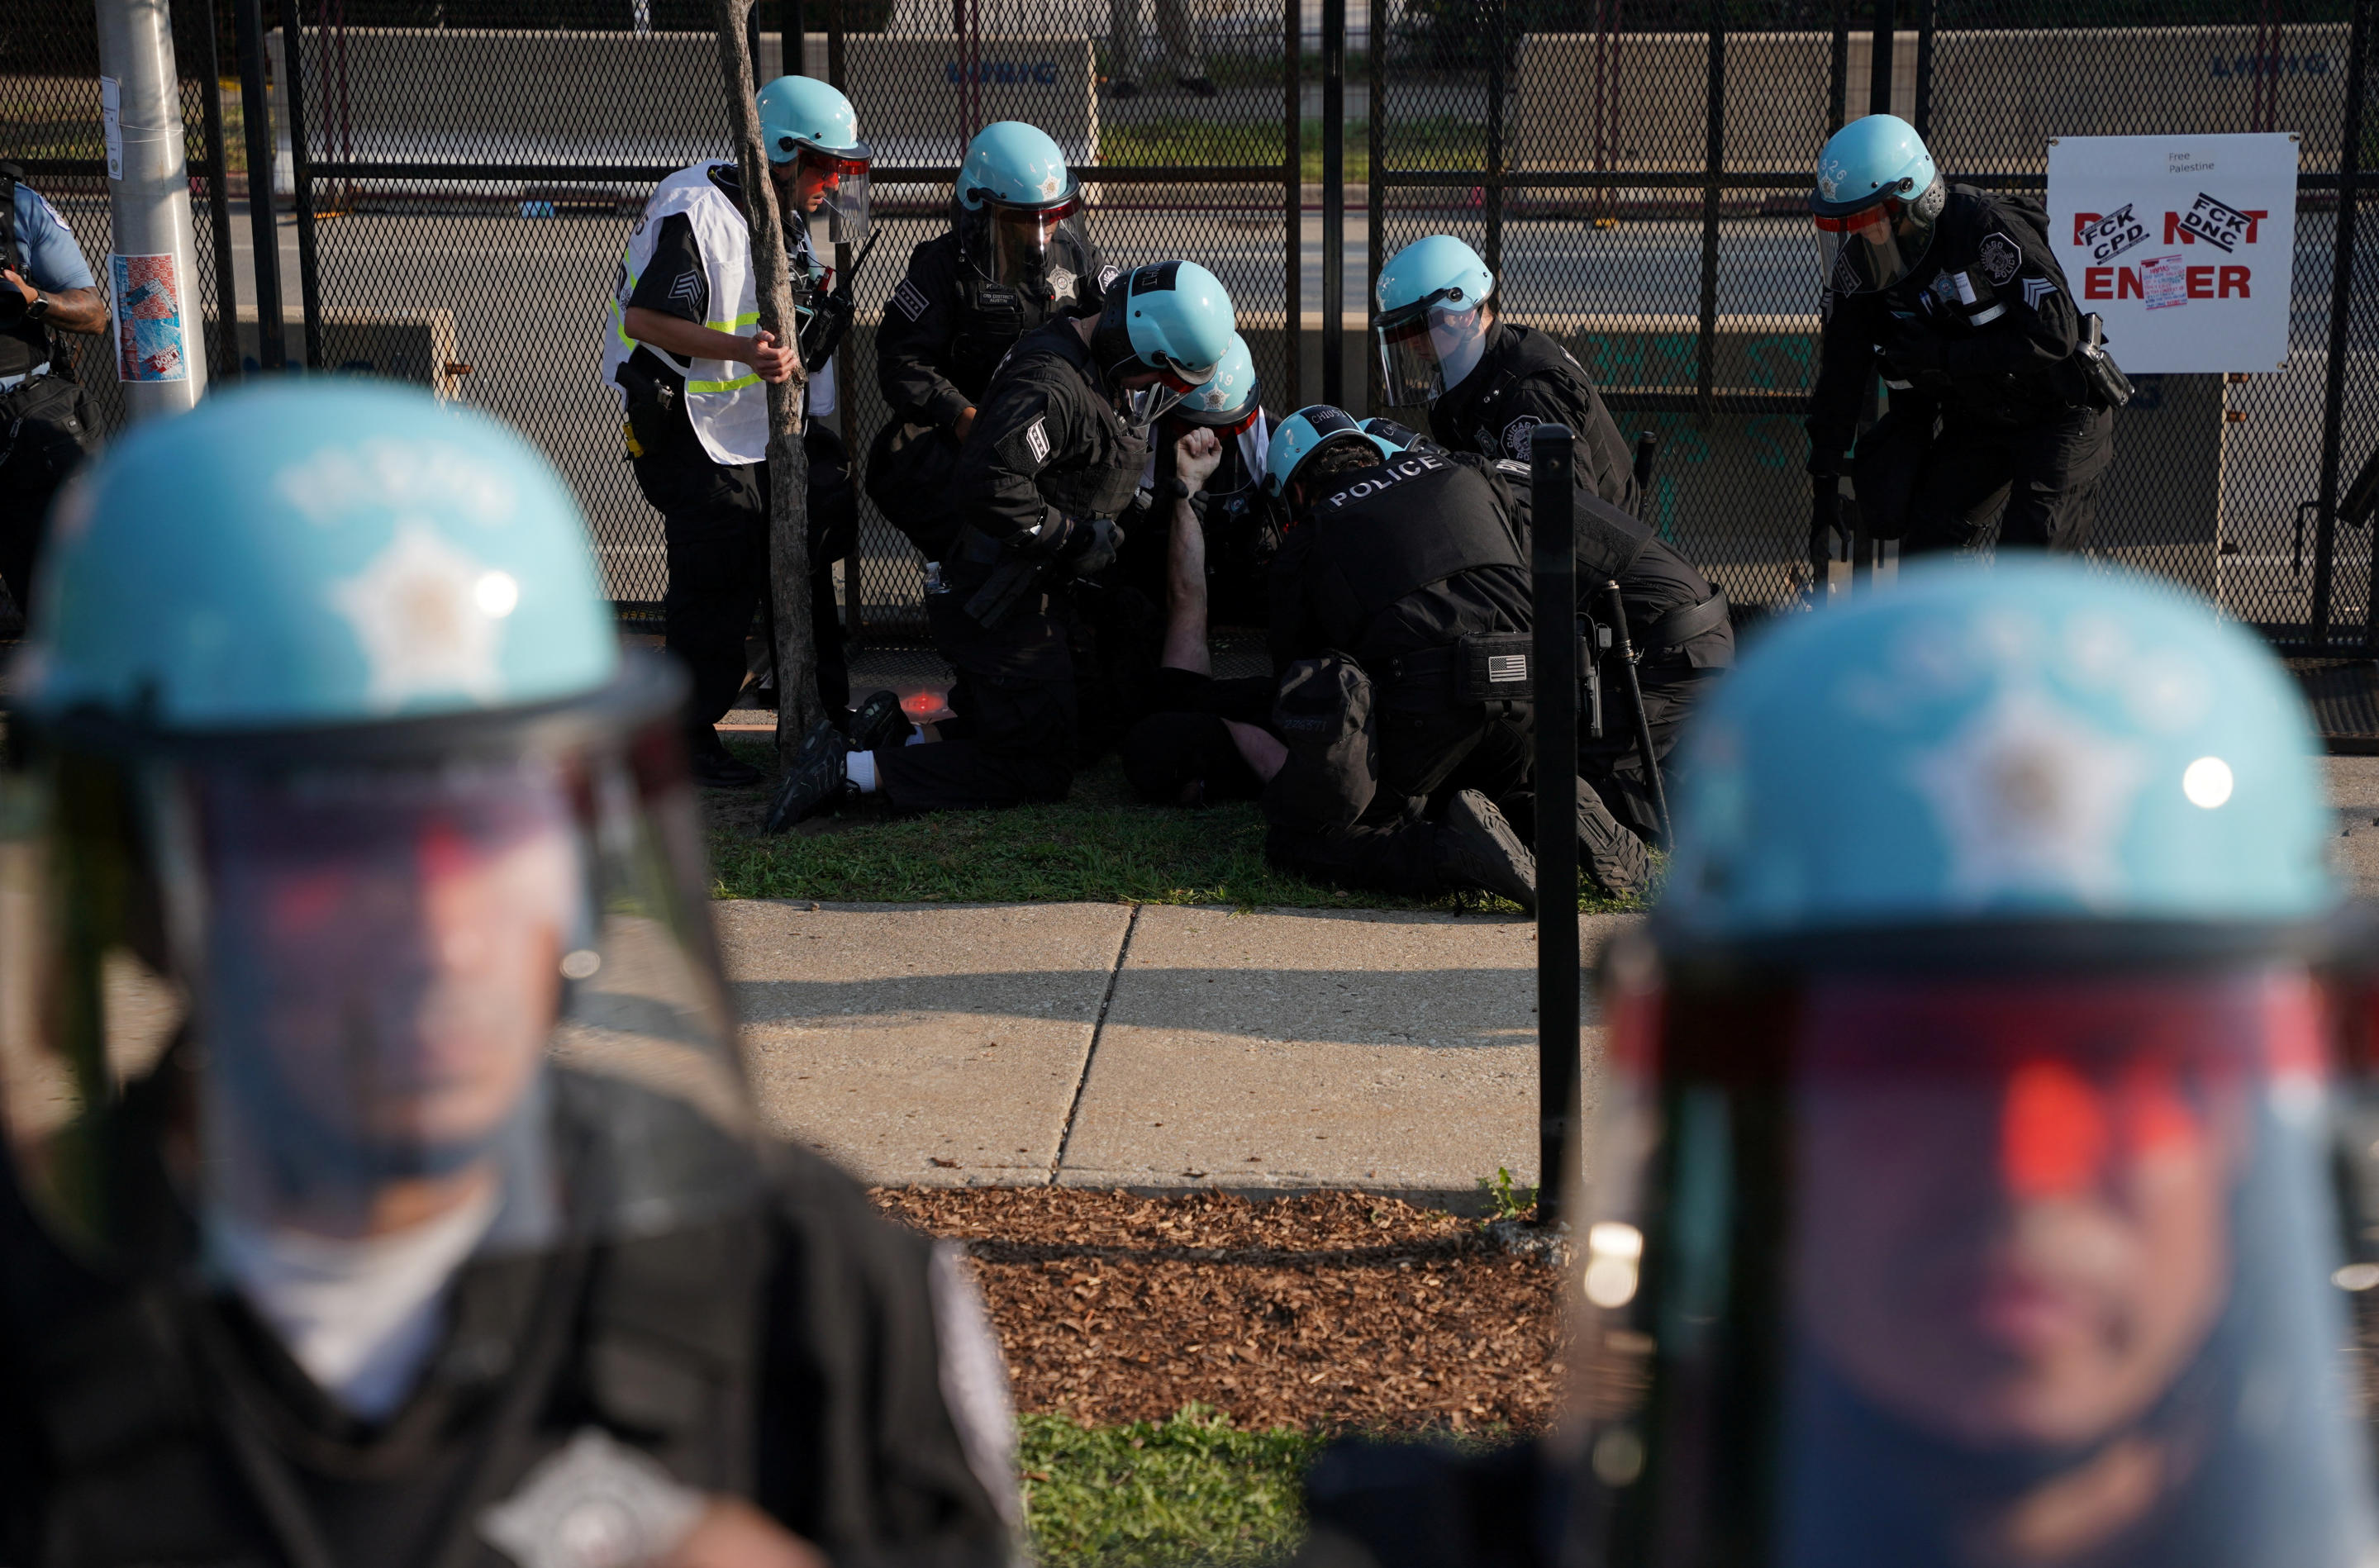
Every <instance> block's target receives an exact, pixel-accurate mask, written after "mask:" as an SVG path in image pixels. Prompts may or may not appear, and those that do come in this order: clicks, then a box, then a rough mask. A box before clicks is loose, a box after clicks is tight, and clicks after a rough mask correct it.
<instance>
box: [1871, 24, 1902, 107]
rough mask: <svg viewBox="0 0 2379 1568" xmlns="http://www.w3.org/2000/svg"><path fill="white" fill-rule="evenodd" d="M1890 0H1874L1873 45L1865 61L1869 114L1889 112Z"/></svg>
mask: <svg viewBox="0 0 2379 1568" xmlns="http://www.w3.org/2000/svg"><path fill="white" fill-rule="evenodd" d="M1896 26H1897V24H1896V23H1895V22H1894V21H1893V20H1892V16H1891V0H1875V46H1874V48H1873V49H1872V50H1870V51H1869V54H1868V59H1867V63H1866V112H1867V113H1868V114H1870V115H1889V114H1890V113H1891V65H1892V60H1891V56H1892V54H1893V48H1892V30H1893V29H1894V28H1895V27H1896Z"/></svg>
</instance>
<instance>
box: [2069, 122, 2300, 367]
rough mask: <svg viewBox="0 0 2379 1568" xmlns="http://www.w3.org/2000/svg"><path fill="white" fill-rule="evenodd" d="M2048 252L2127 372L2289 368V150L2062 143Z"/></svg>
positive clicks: (2270, 145)
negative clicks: (2102, 323) (2103, 326)
mask: <svg viewBox="0 0 2379 1568" xmlns="http://www.w3.org/2000/svg"><path fill="white" fill-rule="evenodd" d="M2048 243H2049V247H2050V249H2051V250H2053V251H2054V252H2055V253H2056V256H2057V259H2058V263H2059V265H2060V266H2062V267H2063V268H2064V269H2065V280H2066V282H2067V283H2068V284H2069V285H2071V288H2072V290H2073V294H2074V299H2075V303H2076V305H2077V306H2078V307H2079V308H2081V309H2082V310H2083V311H2084V312H2088V311H2096V312H2097V313H2098V315H2099V316H2101V317H2103V318H2104V319H2105V320H2106V323H2107V351H2108V352H2109V353H2111V354H2112V355H2113V356H2115V362H2116V363H2117V364H2119V365H2120V366H2121V367H2122V368H2124V369H2126V370H2130V371H2137V372H2140V373H2143V374H2147V375H2169V374H2191V373H2212V372H2216V371H2228V370H2240V371H2245V370H2265V371H2269V370H2276V369H2278V368H2280V367H2281V365H2282V363H2283V362H2284V361H2286V360H2287V358H2288V283H2289V280H2290V276H2291V272H2292V271H2293V265H2294V262H2295V259H2296V244H2297V139H2296V137H2295V136H2294V135H2291V134H2288V133H2286V132H2272V133H2267V134H2252V135H2251V134H2241V135H2224V136H2067V137H2059V138H2057V139H2053V140H2052V141H2050V142H2049V144H2048Z"/></svg>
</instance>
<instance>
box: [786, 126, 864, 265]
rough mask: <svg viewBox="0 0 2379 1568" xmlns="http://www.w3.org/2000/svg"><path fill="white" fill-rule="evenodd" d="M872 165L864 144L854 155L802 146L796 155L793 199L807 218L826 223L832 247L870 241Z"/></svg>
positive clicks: (805, 143) (806, 144)
mask: <svg viewBox="0 0 2379 1568" xmlns="http://www.w3.org/2000/svg"><path fill="white" fill-rule="evenodd" d="M869 162H870V153H869V151H868V149H867V147H866V145H865V144H864V143H862V144H861V145H860V146H859V147H858V148H857V149H856V150H855V151H850V152H829V151H827V150H826V149H824V148H822V147H812V146H811V145H810V144H809V143H807V142H803V143H802V144H801V145H800V147H799V148H798V149H797V150H796V151H794V153H793V199H794V200H795V201H796V202H797V203H799V204H800V205H801V208H802V211H803V214H804V215H806V216H808V217H813V218H815V217H824V218H825V219H826V228H827V242H828V243H829V244H833V245H858V244H861V243H863V242H864V241H865V240H866V238H867V232H868V191H867V171H868V166H869Z"/></svg>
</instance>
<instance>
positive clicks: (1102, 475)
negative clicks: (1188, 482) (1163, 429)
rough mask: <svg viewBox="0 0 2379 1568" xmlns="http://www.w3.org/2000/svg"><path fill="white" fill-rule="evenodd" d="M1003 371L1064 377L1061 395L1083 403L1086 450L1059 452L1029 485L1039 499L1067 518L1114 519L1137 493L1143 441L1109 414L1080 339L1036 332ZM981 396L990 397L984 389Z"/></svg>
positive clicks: (1109, 405) (1067, 334)
mask: <svg viewBox="0 0 2379 1568" xmlns="http://www.w3.org/2000/svg"><path fill="white" fill-rule="evenodd" d="M1021 346H1022V345H1020V347H1021ZM1060 366H1062V367H1063V368H1062V369H1061V368H1059V367H1060ZM1005 368H1006V371H1007V373H1008V375H1010V376H1023V375H1034V376H1039V377H1043V378H1048V377H1052V376H1055V377H1059V378H1064V379H1067V380H1069V381H1070V384H1065V385H1064V391H1063V393H1062V395H1064V396H1065V397H1067V398H1069V399H1071V400H1079V402H1080V403H1081V404H1084V405H1085V407H1084V413H1085V414H1086V416H1087V417H1085V418H1084V419H1083V420H1082V421H1081V423H1082V426H1083V428H1084V431H1085V438H1086V440H1087V441H1088V450H1087V451H1083V450H1079V449H1077V450H1071V451H1068V452H1063V453H1060V454H1059V456H1058V458H1057V462H1055V463H1052V464H1049V466H1047V467H1045V468H1044V469H1042V470H1041V472H1040V474H1039V475H1038V476H1035V477H1034V479H1033V488H1035V489H1037V490H1039V491H1040V492H1041V499H1042V500H1043V501H1047V502H1048V503H1049V504H1050V505H1051V506H1053V507H1055V508H1057V510H1058V511H1059V512H1062V513H1066V515H1068V516H1069V517H1114V516H1117V515H1119V514H1120V513H1122V512H1123V510H1124V509H1125V508H1126V507H1128V506H1129V505H1130V504H1131V498H1132V497H1133V496H1134V495H1136V494H1138V493H1139V490H1140V475H1141V469H1143V468H1145V467H1147V466H1148V439H1147V437H1146V436H1145V435H1141V434H1135V433H1134V432H1133V431H1132V430H1131V429H1129V428H1128V427H1127V426H1126V425H1125V424H1124V421H1123V416H1121V415H1120V414H1117V412H1116V411H1115V404H1113V403H1112V402H1110V401H1109V400H1108V398H1107V394H1106V389H1105V384H1104V382H1103V380H1102V379H1101V377H1100V376H1099V373H1098V371H1097V369H1096V368H1093V365H1092V363H1091V357H1090V351H1089V350H1088V349H1086V348H1084V347H1083V346H1082V340H1081V338H1080V337H1079V336H1077V335H1076V334H1075V333H1074V332H1071V331H1070V330H1069V331H1067V332H1063V333H1062V334H1061V333H1057V332H1044V333H1041V334H1040V335H1039V336H1037V337H1036V338H1035V339H1034V340H1033V344H1032V346H1031V347H1030V348H1025V349H1024V350H1023V352H1022V353H1020V354H1018V355H1017V356H1014V357H1013V358H1012V359H1010V361H1009V362H1008V365H1007V366H1006V367H1005ZM1061 384H1063V383H1061ZM1053 391H1054V389H1053ZM984 395H985V396H986V398H987V397H988V396H989V395H990V393H989V391H988V389H986V390H985V394H984Z"/></svg>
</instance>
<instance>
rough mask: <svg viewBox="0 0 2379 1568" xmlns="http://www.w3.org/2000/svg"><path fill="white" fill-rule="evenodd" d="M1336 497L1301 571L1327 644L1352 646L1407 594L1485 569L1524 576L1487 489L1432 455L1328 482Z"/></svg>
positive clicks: (1321, 507) (1415, 455)
mask: <svg viewBox="0 0 2379 1568" xmlns="http://www.w3.org/2000/svg"><path fill="white" fill-rule="evenodd" d="M1331 482H1332V483H1334V484H1335V485H1336V486H1337V488H1336V489H1335V490H1334V491H1333V492H1332V493H1331V494H1330V495H1328V496H1326V497H1324V498H1323V499H1322V501H1321V502H1320V503H1319V504H1318V505H1316V506H1315V507H1314V508H1313V511H1312V513H1311V515H1310V518H1309V519H1308V520H1307V522H1306V524H1305V526H1307V527H1309V528H1311V529H1312V530H1313V531H1314V533H1313V544H1312V546H1311V553H1310V556H1309V557H1308V559H1307V564H1306V570H1307V571H1308V572H1309V573H1311V574H1312V577H1311V580H1312V582H1313V584H1314V586H1315V590H1316V592H1315V603H1316V608H1317V609H1319V610H1320V611H1321V613H1322V619H1323V620H1324V621H1325V622H1326V623H1327V625H1326V630H1327V631H1328V632H1329V633H1330V634H1331V636H1332V637H1334V638H1335V639H1339V640H1341V641H1346V642H1351V640H1352V639H1354V638H1355V637H1357V636H1359V634H1360V633H1361V632H1362V629H1363V628H1364V627H1366V626H1368V625H1370V624H1371V621H1372V620H1373V618H1375V617H1376V616H1378V615H1379V613H1380V612H1381V611H1382V610H1384V609H1387V608H1388V607H1389V606H1390V605H1393V604H1395V602H1396V601H1397V600H1398V599H1401V598H1403V597H1405V596H1406V595H1407V594H1412V593H1418V592H1419V590H1421V589H1423V588H1426V587H1428V586H1429V585H1431V584H1432V583H1442V582H1443V581H1444V580H1445V579H1446V578H1448V577H1451V576H1453V575H1455V573H1460V572H1469V571H1475V570H1477V569H1478V568H1480V567H1486V566H1510V567H1516V568H1519V569H1521V570H1524V571H1525V570H1526V569H1527V562H1526V561H1523V560H1522V559H1521V556H1520V547H1519V545H1518V544H1517V543H1516V541H1515V539H1514V537H1513V533H1512V527H1511V523H1510V518H1511V501H1510V500H1509V498H1508V496H1507V495H1506V494H1505V493H1504V492H1503V488H1502V486H1501V485H1500V484H1498V483H1497V481H1495V480H1494V479H1491V478H1490V477H1489V476H1486V475H1484V474H1482V473H1480V472H1479V471H1478V470H1477V469H1475V468H1467V467H1465V466H1463V465H1462V464H1457V463H1455V462H1454V461H1452V460H1451V459H1450V458H1445V457H1440V456H1437V455H1436V454H1434V453H1431V452H1404V453H1402V454H1400V455H1398V456H1396V457H1395V458H1392V459H1390V460H1389V461H1387V462H1385V463H1383V464H1379V465H1378V466H1377V467H1371V468H1359V469H1356V470H1354V471H1353V472H1351V473H1346V474H1339V475H1334V476H1332V479H1331Z"/></svg>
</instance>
